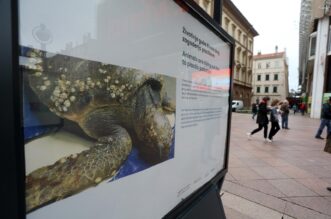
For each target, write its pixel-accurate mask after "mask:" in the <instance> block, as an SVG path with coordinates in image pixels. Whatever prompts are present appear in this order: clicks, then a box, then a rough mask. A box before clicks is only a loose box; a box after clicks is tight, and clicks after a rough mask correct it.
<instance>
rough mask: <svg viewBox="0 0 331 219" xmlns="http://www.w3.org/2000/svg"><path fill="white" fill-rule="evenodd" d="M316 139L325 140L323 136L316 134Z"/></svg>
mask: <svg viewBox="0 0 331 219" xmlns="http://www.w3.org/2000/svg"><path fill="white" fill-rule="evenodd" d="M315 138H316V139H321V140H324V138H322V137H321V136H315Z"/></svg>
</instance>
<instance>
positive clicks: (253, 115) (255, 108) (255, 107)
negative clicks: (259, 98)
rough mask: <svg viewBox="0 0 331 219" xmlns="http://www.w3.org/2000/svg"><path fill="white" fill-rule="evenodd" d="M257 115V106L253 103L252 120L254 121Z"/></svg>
mask: <svg viewBox="0 0 331 219" xmlns="http://www.w3.org/2000/svg"><path fill="white" fill-rule="evenodd" d="M256 114H257V104H256V103H252V119H254V117H255V116H256Z"/></svg>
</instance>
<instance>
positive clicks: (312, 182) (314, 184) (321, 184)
mask: <svg viewBox="0 0 331 219" xmlns="http://www.w3.org/2000/svg"><path fill="white" fill-rule="evenodd" d="M295 180H296V181H297V182H299V183H301V184H302V185H304V186H306V187H307V188H309V189H310V190H312V191H314V192H315V193H317V194H319V195H321V196H331V192H329V191H328V190H326V187H328V186H331V183H328V182H327V181H325V180H324V179H323V178H317V177H316V178H306V179H295ZM330 180H331V178H330Z"/></svg>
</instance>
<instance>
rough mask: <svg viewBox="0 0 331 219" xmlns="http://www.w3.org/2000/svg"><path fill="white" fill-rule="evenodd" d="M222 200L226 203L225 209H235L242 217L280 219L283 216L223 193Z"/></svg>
mask: <svg viewBox="0 0 331 219" xmlns="http://www.w3.org/2000/svg"><path fill="white" fill-rule="evenodd" d="M222 200H223V202H224V203H226V204H225V206H226V207H228V208H232V209H235V211H237V212H240V213H241V215H243V216H244V217H245V216H248V217H249V218H254V219H266V218H268V219H280V218H281V217H282V216H283V214H282V213H280V212H278V211H275V210H272V209H270V208H267V207H262V206H259V205H258V204H256V203H254V202H251V201H249V200H247V199H244V198H242V197H239V196H236V195H233V194H230V193H224V195H223V196H222Z"/></svg>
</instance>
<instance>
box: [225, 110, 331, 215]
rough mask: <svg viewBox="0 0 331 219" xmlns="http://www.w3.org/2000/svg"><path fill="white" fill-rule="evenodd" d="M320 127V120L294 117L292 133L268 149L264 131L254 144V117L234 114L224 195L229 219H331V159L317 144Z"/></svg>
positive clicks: (281, 135)
mask: <svg viewBox="0 0 331 219" xmlns="http://www.w3.org/2000/svg"><path fill="white" fill-rule="evenodd" d="M318 126H319V120H316V119H310V118H308V117H305V116H301V115H300V114H296V115H293V113H291V115H290V117H289V128H290V130H279V132H278V133H277V135H276V136H275V137H274V142H273V143H265V142H264V139H263V132H262V131H260V132H258V133H256V134H255V135H254V136H253V137H252V139H251V140H248V138H247V135H246V133H247V132H249V131H251V130H253V129H255V128H256V127H257V124H256V123H255V121H254V120H252V118H251V115H250V114H239V113H233V114H232V128H231V143H230V161H229V172H228V173H227V176H226V180H225V182H224V185H223V188H222V191H221V193H223V195H222V200H223V204H224V207H225V211H226V215H227V218H228V219H258V218H261V219H273V218H277V219H280V218H282V216H283V218H298V219H319V218H323V219H326V218H329V219H331V192H329V191H327V190H326V187H327V186H331V154H328V153H326V152H324V151H323V148H324V144H325V141H324V140H318V139H315V138H314V135H315V132H316V130H317V128H318ZM269 127H270V125H269ZM325 135H326V130H324V133H323V134H322V136H323V137H325Z"/></svg>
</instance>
